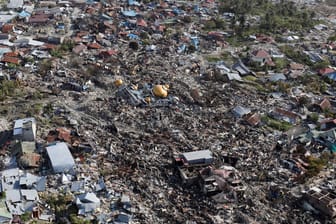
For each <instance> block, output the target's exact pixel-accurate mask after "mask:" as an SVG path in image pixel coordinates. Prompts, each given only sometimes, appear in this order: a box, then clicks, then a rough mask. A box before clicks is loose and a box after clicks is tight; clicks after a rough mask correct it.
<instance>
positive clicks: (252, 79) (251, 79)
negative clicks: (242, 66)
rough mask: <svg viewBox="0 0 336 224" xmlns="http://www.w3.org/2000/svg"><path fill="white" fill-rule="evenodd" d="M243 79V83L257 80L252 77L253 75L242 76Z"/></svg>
mask: <svg viewBox="0 0 336 224" xmlns="http://www.w3.org/2000/svg"><path fill="white" fill-rule="evenodd" d="M243 79H244V80H245V81H249V82H255V81H256V80H257V77H255V76H253V75H247V76H244V77H243Z"/></svg>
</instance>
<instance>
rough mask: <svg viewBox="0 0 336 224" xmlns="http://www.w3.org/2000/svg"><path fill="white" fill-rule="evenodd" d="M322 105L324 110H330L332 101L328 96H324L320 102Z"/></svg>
mask: <svg viewBox="0 0 336 224" xmlns="http://www.w3.org/2000/svg"><path fill="white" fill-rule="evenodd" d="M320 107H321V109H322V110H328V109H330V108H331V103H330V101H329V100H328V99H327V98H324V99H323V100H322V102H321V103H320Z"/></svg>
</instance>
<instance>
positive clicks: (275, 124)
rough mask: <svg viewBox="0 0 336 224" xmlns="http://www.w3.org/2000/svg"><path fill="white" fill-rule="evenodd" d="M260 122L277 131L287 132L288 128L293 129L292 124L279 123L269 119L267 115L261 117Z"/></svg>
mask: <svg viewBox="0 0 336 224" xmlns="http://www.w3.org/2000/svg"><path fill="white" fill-rule="evenodd" d="M261 120H262V121H263V122H264V123H265V124H266V125H267V126H269V127H271V128H273V129H276V130H279V131H288V130H289V129H290V128H292V127H293V125H292V124H290V123H288V122H286V121H279V120H276V119H274V118H271V117H269V116H267V115H264V116H262V117H261Z"/></svg>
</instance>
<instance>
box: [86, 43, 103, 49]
mask: <svg viewBox="0 0 336 224" xmlns="http://www.w3.org/2000/svg"><path fill="white" fill-rule="evenodd" d="M87 46H88V48H90V49H100V48H101V46H100V45H99V44H98V43H91V44H88V45H87Z"/></svg>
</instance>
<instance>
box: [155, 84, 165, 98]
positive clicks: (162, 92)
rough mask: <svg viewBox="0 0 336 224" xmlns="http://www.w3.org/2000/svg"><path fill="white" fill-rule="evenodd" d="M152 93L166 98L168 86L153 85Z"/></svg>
mask: <svg viewBox="0 0 336 224" xmlns="http://www.w3.org/2000/svg"><path fill="white" fill-rule="evenodd" d="M153 93H154V95H155V96H157V97H161V98H166V97H167V96H168V88H167V87H166V86H163V85H155V86H154V87H153Z"/></svg>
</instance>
